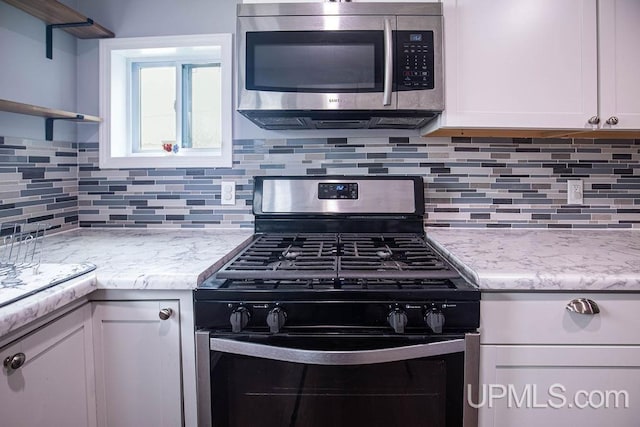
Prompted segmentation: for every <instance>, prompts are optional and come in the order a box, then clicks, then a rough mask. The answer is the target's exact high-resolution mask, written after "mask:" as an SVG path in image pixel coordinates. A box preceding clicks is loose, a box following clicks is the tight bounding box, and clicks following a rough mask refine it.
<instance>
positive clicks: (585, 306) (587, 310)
mask: <svg viewBox="0 0 640 427" xmlns="http://www.w3.org/2000/svg"><path fill="white" fill-rule="evenodd" d="M566 308H567V310H569V311H571V312H573V313H578V314H590V315H593V314H598V313H600V307H598V304H596V302H595V301H592V300H590V299H587V298H577V299H574V300H572V301H570V302H569V304H567V307H566Z"/></svg>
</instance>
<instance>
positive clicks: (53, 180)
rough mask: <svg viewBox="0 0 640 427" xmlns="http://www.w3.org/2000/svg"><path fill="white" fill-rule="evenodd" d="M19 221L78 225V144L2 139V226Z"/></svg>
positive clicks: (65, 226)
mask: <svg viewBox="0 0 640 427" xmlns="http://www.w3.org/2000/svg"><path fill="white" fill-rule="evenodd" d="M15 222H20V223H25V222H26V223H35V222H44V223H46V224H48V225H50V226H51V228H52V230H67V229H70V228H76V227H77V226H78V150H77V146H76V144H75V143H69V142H50V141H32V140H25V139H20V138H8V137H7V138H3V137H1V136H0V223H2V224H8V223H15Z"/></svg>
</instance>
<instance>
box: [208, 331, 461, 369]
mask: <svg viewBox="0 0 640 427" xmlns="http://www.w3.org/2000/svg"><path fill="white" fill-rule="evenodd" d="M210 349H211V350H212V351H219V352H223V353H232V354H238V355H242V356H251V357H258V358H261V359H269V360H279V361H282V362H293V363H302V364H306V365H369V364H373V363H386V362H399V361H403V360H411V359H420V358H423V357H432V356H441V355H445V354H451V353H460V352H463V351H465V340H464V339H453V340H449V341H440V342H435V343H429V344H418V345H409V346H404V347H392V348H383V349H379V350H359V351H322V350H301V349H297V348H289V347H276V346H270V345H264V344H256V343H252V342H246V341H236V340H231V339H224V338H211V339H210Z"/></svg>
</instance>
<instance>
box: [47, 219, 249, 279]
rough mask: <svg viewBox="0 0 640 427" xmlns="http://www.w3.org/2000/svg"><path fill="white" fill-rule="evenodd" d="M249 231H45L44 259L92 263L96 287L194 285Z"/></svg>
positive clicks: (246, 235)
mask: <svg viewBox="0 0 640 427" xmlns="http://www.w3.org/2000/svg"><path fill="white" fill-rule="evenodd" d="M252 234H253V231H252V230H213V229H206V230H205V229H198V230H195V229H189V230H149V229H144V230H143V229H134V230H131V229H124V230H117V229H116V230H114V229H109V230H90V229H79V230H72V231H68V232H65V233H59V234H54V235H51V236H47V241H46V254H45V255H44V258H45V260H46V261H47V262H54V263H63V264H67V263H78V262H90V263H92V264H95V265H96V266H97V267H98V268H97V269H96V276H97V280H98V288H99V289H193V288H195V287H196V286H197V285H198V284H200V283H201V282H202V281H203V280H204V279H205V278H207V277H208V276H210V275H211V274H212V273H213V272H214V271H215V270H216V269H217V268H218V267H219V266H220V264H221V263H222V261H223V257H224V256H225V255H227V254H228V253H229V252H231V251H232V250H233V249H234V248H236V247H237V246H238V245H240V244H242V243H243V242H245V241H246V240H247V239H249V238H250V237H251V235H252Z"/></svg>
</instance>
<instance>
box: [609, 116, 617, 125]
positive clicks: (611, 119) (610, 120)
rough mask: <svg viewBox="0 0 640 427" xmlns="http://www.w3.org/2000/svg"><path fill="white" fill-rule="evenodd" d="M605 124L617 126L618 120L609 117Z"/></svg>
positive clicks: (614, 117)
mask: <svg viewBox="0 0 640 427" xmlns="http://www.w3.org/2000/svg"><path fill="white" fill-rule="evenodd" d="M607 124H608V125H617V124H618V118H617V117H616V116H611V117H609V118H608V119H607Z"/></svg>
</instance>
